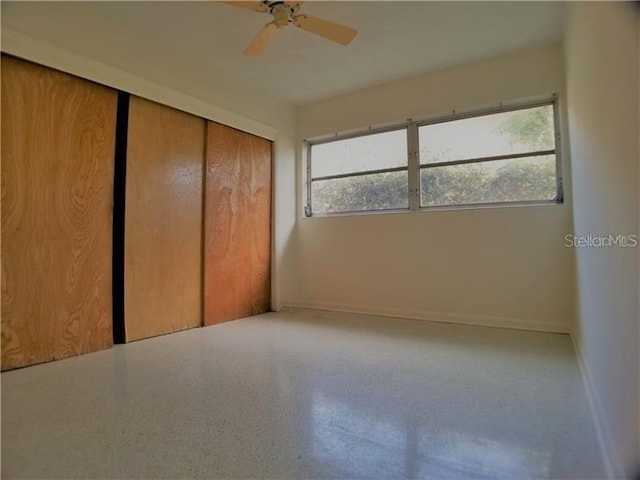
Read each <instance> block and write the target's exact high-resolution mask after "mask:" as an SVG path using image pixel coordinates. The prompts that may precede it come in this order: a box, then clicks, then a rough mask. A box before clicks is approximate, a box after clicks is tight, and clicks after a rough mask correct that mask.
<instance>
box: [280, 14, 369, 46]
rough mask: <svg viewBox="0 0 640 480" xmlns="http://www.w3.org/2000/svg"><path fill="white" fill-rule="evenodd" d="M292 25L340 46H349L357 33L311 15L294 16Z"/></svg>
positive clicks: (349, 28)
mask: <svg viewBox="0 0 640 480" xmlns="http://www.w3.org/2000/svg"><path fill="white" fill-rule="evenodd" d="M293 23H295V24H296V26H297V27H300V28H301V29H302V30H306V31H307V32H311V33H315V34H316V35H320V36H321V37H324V38H326V39H328V40H332V41H334V42H336V43H339V44H340V45H349V44H350V43H351V40H353V37H355V36H356V34H357V33H358V31H357V30H355V29H353V28H351V27H346V26H344V25H340V24H339V23H335V22H330V21H329V20H323V19H322V18H318V17H313V16H311V15H304V14H303V15H296V16H295V17H294V18H293Z"/></svg>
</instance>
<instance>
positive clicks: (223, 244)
mask: <svg viewBox="0 0 640 480" xmlns="http://www.w3.org/2000/svg"><path fill="white" fill-rule="evenodd" d="M271 151H272V144H271V142H270V141H269V140H265V139H264V138H260V137H256V136H254V135H251V134H249V133H246V132H242V131H239V130H235V129H233V128H230V127H227V126H224V125H220V124H217V123H214V122H209V123H208V128H207V169H206V170H207V171H206V178H205V184H206V187H205V189H206V195H205V198H206V200H205V222H204V225H205V227H204V228H205V249H204V269H205V271H204V292H205V293H204V309H205V314H204V323H205V325H212V324H215V323H220V322H225V321H228V320H234V319H237V318H242V317H247V316H251V315H257V314H259V313H264V312H267V311H269V309H270V305H271V282H270V280H271V279H270V276H271Z"/></svg>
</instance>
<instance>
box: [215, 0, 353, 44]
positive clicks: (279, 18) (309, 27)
mask: <svg viewBox="0 0 640 480" xmlns="http://www.w3.org/2000/svg"><path fill="white" fill-rule="evenodd" d="M223 3H228V4H230V5H234V6H236V7H242V8H246V9H247V10H253V11H254V12H260V13H269V14H270V15H271V16H272V17H273V20H272V21H271V22H269V23H267V24H266V25H265V26H264V27H262V30H260V31H259V32H258V34H257V35H256V36H255V37H254V38H253V40H251V43H250V44H249V46H248V47H247V48H246V49H245V51H244V54H245V55H261V54H262V53H263V52H264V51H265V49H266V48H267V44H268V43H269V41H270V40H271V38H272V37H273V35H274V34H275V33H276V32H277V31H278V30H282V29H283V28H287V27H288V26H289V25H291V24H293V25H295V26H296V27H298V28H301V29H302V30H306V31H307V32H311V33H315V34H316V35H320V36H321V37H323V38H326V39H328V40H331V41H334V42H336V43H339V44H340V45H349V43H351V40H353V37H355V36H356V33H358V32H357V30H355V29H353V28H351V27H347V26H344V25H340V24H339V23H335V22H330V21H328V20H324V19H322V18H318V17H314V16H311V15H306V14H298V10H300V6H301V5H302V3H303V2H287V1H267V0H263V1H257V2H256V1H236V2H229V1H224V2H223Z"/></svg>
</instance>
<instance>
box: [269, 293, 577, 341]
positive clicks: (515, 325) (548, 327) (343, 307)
mask: <svg viewBox="0 0 640 480" xmlns="http://www.w3.org/2000/svg"><path fill="white" fill-rule="evenodd" d="M282 308H293V309H309V310H325V311H333V312H344V313H359V314H365V315H375V316H379V317H393V318H406V319H411V320H424V321H429V322H443V323H459V324H463V325H476V326H482V327H499V328H510V329H515V330H534V331H538V332H553V333H571V325H570V324H557V323H549V322H541V321H536V320H524V319H516V318H506V317H495V316H489V315H472V314H466V313H446V312H430V311H424V310H409V309H399V308H384V307H372V306H369V305H352V304H344V303H328V302H315V301H309V300H289V301H284V302H282V303H281V304H280V305H279V306H278V310H281V309H282Z"/></svg>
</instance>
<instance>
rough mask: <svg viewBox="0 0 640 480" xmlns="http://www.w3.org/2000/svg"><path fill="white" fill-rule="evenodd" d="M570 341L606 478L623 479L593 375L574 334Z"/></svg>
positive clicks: (621, 467) (623, 473)
mask: <svg viewBox="0 0 640 480" xmlns="http://www.w3.org/2000/svg"><path fill="white" fill-rule="evenodd" d="M571 342H572V343H573V349H574V351H575V353H576V358H577V359H578V365H579V366H580V373H581V375H582V382H583V383H584V385H585V388H586V391H587V400H588V402H589V409H590V410H591V416H592V417H593V423H594V425H595V428H596V434H597V436H598V443H599V444H600V450H601V452H602V458H603V459H604V467H605V471H606V474H607V478H610V479H623V478H626V475H625V472H624V467H623V466H622V462H621V461H620V458H619V457H618V454H617V453H616V449H615V448H614V444H613V441H612V438H611V430H610V429H609V425H608V423H607V420H606V419H607V417H606V416H605V413H604V409H603V408H602V404H601V403H600V397H599V396H598V394H597V392H596V389H595V383H594V381H593V376H592V375H591V371H590V370H589V367H588V365H587V363H586V362H585V361H584V356H583V355H582V349H581V348H580V346H579V345H578V342H577V341H576V339H575V337H574V335H571Z"/></svg>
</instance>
